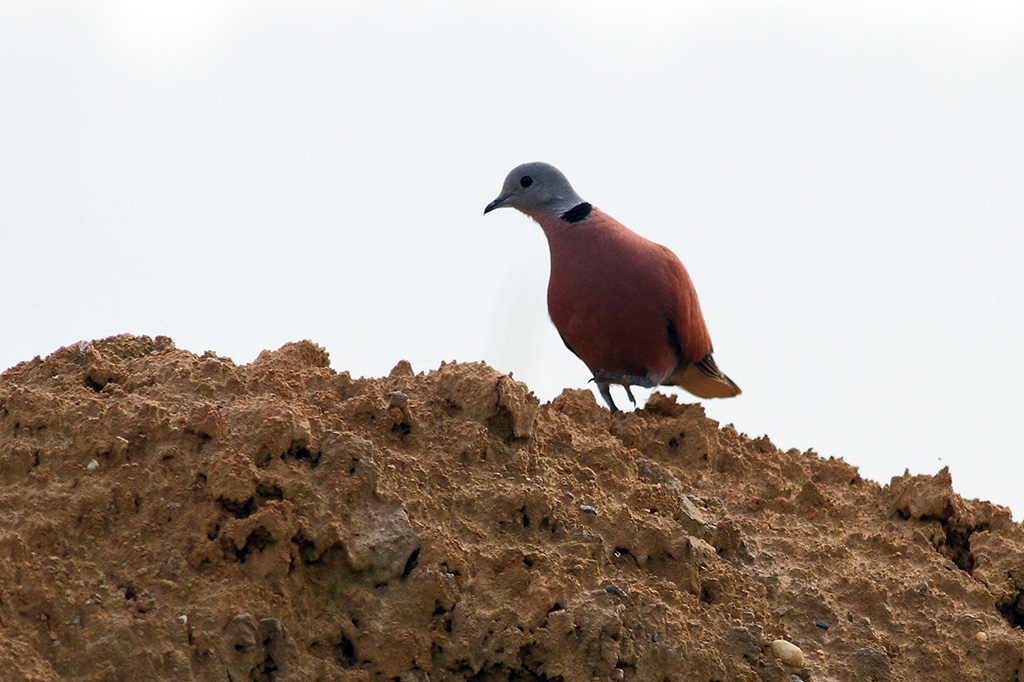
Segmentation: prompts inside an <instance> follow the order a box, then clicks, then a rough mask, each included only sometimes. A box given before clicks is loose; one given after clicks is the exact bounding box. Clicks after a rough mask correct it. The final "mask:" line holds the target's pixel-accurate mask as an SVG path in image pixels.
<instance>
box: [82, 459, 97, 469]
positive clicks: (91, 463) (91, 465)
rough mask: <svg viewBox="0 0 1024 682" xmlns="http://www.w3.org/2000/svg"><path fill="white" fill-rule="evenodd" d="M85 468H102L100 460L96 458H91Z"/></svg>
mask: <svg viewBox="0 0 1024 682" xmlns="http://www.w3.org/2000/svg"><path fill="white" fill-rule="evenodd" d="M85 468H86V469H87V470H88V471H96V470H97V469H99V468H100V463H99V462H97V461H96V460H94V459H90V460H89V463H88V464H86V465H85Z"/></svg>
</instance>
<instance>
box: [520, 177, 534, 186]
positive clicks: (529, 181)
mask: <svg viewBox="0 0 1024 682" xmlns="http://www.w3.org/2000/svg"><path fill="white" fill-rule="evenodd" d="M519 184H520V185H522V186H523V187H529V186H530V185H532V184H533V178H531V177H530V176H529V175H524V176H523V177H521V178H519Z"/></svg>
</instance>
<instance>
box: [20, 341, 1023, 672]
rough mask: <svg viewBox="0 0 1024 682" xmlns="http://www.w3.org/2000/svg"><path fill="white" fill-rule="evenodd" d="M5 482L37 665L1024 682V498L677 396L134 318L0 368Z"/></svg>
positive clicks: (30, 654)
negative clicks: (788, 442) (209, 342)
mask: <svg viewBox="0 0 1024 682" xmlns="http://www.w3.org/2000/svg"><path fill="white" fill-rule="evenodd" d="M0 483H2V487H0V519H2V521H0V556H2V557H4V560H3V561H2V562H0V666H2V669H3V670H4V671H5V674H8V675H9V677H10V679H13V680H33V681H43V680H60V679H82V680H85V679H98V680H105V679H109V680H115V679H176V680H232V681H240V680H266V681H270V680H296V681H298V680H378V679H387V680H400V681H401V682H412V681H413V680H419V681H422V682H426V681H427V680H481V681H483V680H487V681H492V680H493V681H497V680H513V679H517V680H525V679H538V680H539V679H548V680H566V681H575V680H592V679H598V680H607V679H612V680H648V679H655V680H661V679H665V680H684V679H685V680H705V681H712V680H751V681H753V680H764V681H769V680H771V681H776V680H790V681H791V682H792V681H793V680H806V681H808V682H813V681H814V680H820V681H826V680H853V679H856V680H892V681H897V682H909V681H911V680H913V681H915V682H916V681H917V680H937V681H945V680H949V681H953V680H957V681H959V680H964V679H983V680H1007V681H1012V680H1018V681H1021V680H1024V673H1022V654H1024V633H1022V630H1021V625H1022V623H1024V598H1022V596H1021V595H1022V594H1024V558H1022V557H1024V551H1022V550H1024V532H1022V529H1021V527H1020V525H1019V524H1016V523H1013V522H1012V520H1011V518H1010V515H1009V512H1008V511H1007V510H1006V509H1004V508H1001V507H998V506H995V505H991V504H988V503H985V502H979V501H977V500H964V499H962V498H960V497H959V496H958V495H956V494H955V493H954V492H953V487H952V479H951V476H950V473H949V472H948V471H945V470H944V471H942V472H939V474H937V475H935V476H911V475H909V474H907V475H904V476H902V477H896V478H894V479H893V480H892V481H891V482H890V483H889V484H888V485H887V486H885V487H881V486H879V485H877V484H875V483H873V482H871V481H866V480H864V479H862V478H861V477H860V476H859V475H858V474H857V471H856V469H854V468H853V467H851V466H849V465H848V464H846V463H845V462H842V461H841V460H835V459H823V458H821V457H819V456H818V455H816V454H815V453H813V452H803V453H801V452H798V451H795V450H790V451H786V452H782V451H780V450H778V449H777V448H775V447H774V446H773V445H772V444H771V443H770V442H769V441H768V440H767V439H766V438H757V439H750V438H748V437H746V436H744V435H742V434H740V433H737V431H736V430H735V429H733V428H732V427H730V426H726V427H724V428H720V427H719V426H718V424H716V423H715V422H713V421H711V420H709V419H707V418H706V417H705V416H704V413H703V410H702V409H701V407H700V406H699V405H686V404H678V403H677V402H676V400H675V399H673V398H669V397H665V396H662V395H659V394H657V393H656V394H654V395H653V396H652V397H651V399H650V400H649V402H648V404H647V406H646V407H645V408H644V409H642V410H638V411H636V412H633V413H626V414H618V415H615V416H612V415H610V414H609V413H608V412H607V410H605V409H603V408H602V407H600V406H599V405H598V404H597V403H596V402H595V401H594V398H593V396H592V394H591V393H589V392H588V391H580V390H567V391H565V392H564V393H563V394H562V395H561V396H559V397H558V398H556V399H555V400H554V401H553V402H552V403H550V404H547V405H539V404H538V402H537V400H536V399H535V398H534V397H533V395H532V394H531V393H530V392H529V390H528V389H527V387H526V386H524V385H523V384H521V383H519V382H517V381H515V380H514V379H512V377H510V376H507V375H502V374H500V373H498V372H496V371H495V370H493V369H491V368H490V367H487V366H486V365H484V364H481V363H471V364H443V365H442V366H441V367H439V368H438V369H437V370H434V371H431V372H427V373H423V374H415V373H414V372H413V371H412V368H411V367H410V366H409V364H408V363H406V362H400V363H398V365H396V367H395V368H394V370H392V372H391V373H390V374H389V375H388V376H387V377H383V378H379V379H353V378H352V377H350V376H349V374H348V373H346V372H340V373H338V372H335V371H334V370H332V369H331V368H330V363H329V359H328V356H327V353H326V352H325V351H324V350H323V349H322V348H320V347H318V346H316V345H315V344H312V343H310V342H305V341H304V342H300V343H292V344H287V345H286V346H284V347H283V348H281V349H279V350H277V351H273V352H264V353H262V354H261V355H260V356H259V358H257V359H256V360H255V361H254V362H253V363H251V364H249V365H242V366H239V365H236V364H234V363H233V362H232V361H231V360H229V359H227V358H221V357H218V356H217V355H216V354H214V353H205V354H203V355H201V356H197V355H194V354H192V353H188V352H186V351H182V350H178V349H176V348H175V347H174V344H173V343H172V342H171V341H170V339H167V338H165V337H157V338H156V339H150V338H148V337H133V336H118V337H112V338H109V339H104V340H100V341H94V342H83V343H80V344H74V345H72V346H68V347H66V348H62V349H60V350H58V351H57V352H55V353H53V354H52V355H50V356H49V357H47V358H45V359H41V358H36V359H34V360H31V361H28V362H25V363H22V364H20V365H18V366H17V367H14V368H12V369H10V370H8V371H7V372H5V373H4V374H3V375H2V376H0ZM5 679H6V678H5Z"/></svg>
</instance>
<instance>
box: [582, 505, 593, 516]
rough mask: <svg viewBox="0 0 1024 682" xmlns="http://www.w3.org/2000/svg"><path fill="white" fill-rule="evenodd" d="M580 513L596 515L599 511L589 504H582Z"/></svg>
mask: <svg viewBox="0 0 1024 682" xmlns="http://www.w3.org/2000/svg"><path fill="white" fill-rule="evenodd" d="M580 511H581V512H583V513H584V514H596V513H597V510H596V509H594V508H593V507H591V506H590V505H589V504H581V505H580Z"/></svg>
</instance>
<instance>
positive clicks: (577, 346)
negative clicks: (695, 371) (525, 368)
mask: <svg viewBox="0 0 1024 682" xmlns="http://www.w3.org/2000/svg"><path fill="white" fill-rule="evenodd" d="M538 222H540V224H541V227H543V228H544V233H545V235H546V236H547V239H548V246H549V247H550V249H551V278H550V280H549V282H548V312H549V313H550V315H551V320H552V321H553V322H554V323H555V327H556V328H557V329H558V332H559V333H560V334H561V335H562V338H563V339H564V340H565V342H566V343H567V344H568V345H569V346H570V347H571V348H572V350H573V351H574V352H575V353H576V354H577V355H578V356H579V357H580V358H581V359H582V360H583V362H585V363H586V364H587V367H589V368H590V369H591V371H593V370H605V371H607V372H615V373H619V374H632V375H638V376H645V377H648V378H650V379H651V380H654V381H656V382H660V381H661V380H662V379H664V378H665V377H667V376H668V375H670V374H671V373H672V372H673V371H674V370H675V369H676V367H677V366H678V365H679V364H680V361H682V362H697V361H698V360H700V359H702V358H703V357H704V356H706V355H707V354H708V353H709V352H711V341H710V339H709V338H708V332H707V327H706V326H705V325H704V318H703V316H702V315H701V312H700V305H699V303H698V302H697V294H696V291H695V290H694V288H693V284H692V283H691V281H690V277H689V275H688V274H687V273H686V269H685V268H684V267H683V264H682V263H680V262H679V259H678V258H676V256H675V254H673V253H672V252H671V251H669V250H668V249H667V248H665V247H664V246H661V245H660V244H655V243H654V242H651V241H649V240H647V239H644V238H643V237H641V236H640V235H638V234H636V233H635V232H633V231H631V230H629V229H628V228H626V227H625V226H623V225H622V224H621V223H619V222H618V221H616V220H615V219H614V218H612V217H611V216H608V215H606V214H604V213H602V212H601V211H599V210H598V209H596V208H595V209H593V210H592V211H591V212H590V215H589V216H587V218H586V219H584V220H582V221H580V222H576V223H569V222H566V221H564V220H561V219H559V218H545V219H541V220H539V221H538ZM670 326H672V327H674V328H675V330H676V331H677V333H678V336H679V345H680V347H681V351H682V357H681V358H680V357H679V354H678V353H679V351H678V350H677V348H676V347H675V344H674V343H673V340H672V337H671V332H670V331H669V328H670Z"/></svg>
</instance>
